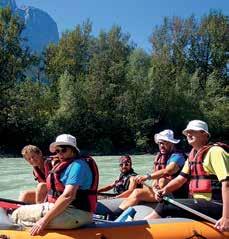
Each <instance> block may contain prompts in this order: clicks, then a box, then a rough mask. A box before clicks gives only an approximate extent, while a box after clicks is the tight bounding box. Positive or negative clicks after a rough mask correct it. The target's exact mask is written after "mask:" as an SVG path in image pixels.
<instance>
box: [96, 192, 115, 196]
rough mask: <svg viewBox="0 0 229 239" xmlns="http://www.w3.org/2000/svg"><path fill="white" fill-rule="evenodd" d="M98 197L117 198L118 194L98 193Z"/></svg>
mask: <svg viewBox="0 0 229 239" xmlns="http://www.w3.org/2000/svg"><path fill="white" fill-rule="evenodd" d="M97 195H99V196H106V197H115V196H117V195H118V194H117V193H106V192H101V193H99V192H98V193H97Z"/></svg>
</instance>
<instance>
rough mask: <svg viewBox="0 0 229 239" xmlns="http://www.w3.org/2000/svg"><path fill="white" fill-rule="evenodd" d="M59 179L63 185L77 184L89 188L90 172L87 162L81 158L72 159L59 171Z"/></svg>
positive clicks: (82, 187) (90, 182)
mask: <svg viewBox="0 0 229 239" xmlns="http://www.w3.org/2000/svg"><path fill="white" fill-rule="evenodd" d="M60 181H61V182H62V183H63V184H64V185H74V186H76V185H77V186H79V188H80V189H90V187H91V184H92V172H91V169H90V167H89V165H88V163H87V162H86V161H85V160H83V159H77V160H75V161H73V162H72V163H71V164H70V165H68V167H67V168H66V169H65V170H63V172H61V175H60Z"/></svg>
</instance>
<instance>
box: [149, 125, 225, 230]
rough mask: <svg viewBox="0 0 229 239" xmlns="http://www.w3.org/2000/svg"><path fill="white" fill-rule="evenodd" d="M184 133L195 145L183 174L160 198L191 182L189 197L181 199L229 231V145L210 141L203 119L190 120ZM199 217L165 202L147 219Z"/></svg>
mask: <svg viewBox="0 0 229 239" xmlns="http://www.w3.org/2000/svg"><path fill="white" fill-rule="evenodd" d="M183 134H184V135H185V136H186V137H187V141H188V143H189V144H190V145H191V146H192V150H191V152H190V154H189V157H188V160H187V161H186V163H185V165H184V167H183V169H182V171H181V173H180V175H178V176H177V177H176V178H174V179H173V180H172V181H170V183H169V184H167V185H166V186H165V187H163V188H162V189H160V190H158V191H157V194H156V195H157V199H158V200H159V201H161V199H162V197H163V196H164V195H166V194H168V193H171V192H173V191H174V190H176V189H178V188H179V187H181V186H182V185H183V184H184V183H186V182H187V181H188V180H190V181H189V196H190V198H189V199H178V200H177V201H178V202H180V203H182V204H184V205H186V206H188V207H190V208H193V209H194V210H197V211H199V212H201V213H203V214H206V215H208V216H210V217H212V218H214V219H216V220H218V221H217V223H216V225H215V227H216V228H217V229H218V230H219V231H229V207H228V202H229V154H228V148H229V146H228V145H226V144H223V143H216V144H209V143H208V141H209V138H210V133H209V131H208V125H207V123H206V122H204V121H201V120H192V121H190V122H189V123H188V125H187V127H186V129H185V130H183ZM167 216H172V217H188V218H194V219H197V220H199V218H198V217H197V216H195V215H193V214H191V213H189V212H187V211H185V210H181V209H180V208H179V207H176V206H174V205H172V204H168V203H166V202H164V201H162V202H161V203H159V204H158V206H157V207H156V208H155V211H154V212H152V213H151V214H150V215H148V216H147V217H146V219H156V218H161V217H167Z"/></svg>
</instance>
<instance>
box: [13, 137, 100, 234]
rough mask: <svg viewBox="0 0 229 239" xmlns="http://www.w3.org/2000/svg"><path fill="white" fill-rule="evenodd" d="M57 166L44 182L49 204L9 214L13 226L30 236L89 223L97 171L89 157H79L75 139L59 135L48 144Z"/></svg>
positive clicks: (93, 205) (21, 208) (33, 206)
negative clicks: (25, 229) (27, 231)
mask: <svg viewBox="0 0 229 239" xmlns="http://www.w3.org/2000/svg"><path fill="white" fill-rule="evenodd" d="M50 151H51V152H52V153H54V152H55V153H56V154H57V155H58V157H59V160H60V163H59V164H57V165H55V166H54V167H53V169H52V170H51V172H50V174H49V176H48V177H47V179H46V184H47V189H48V201H47V202H45V203H42V204H33V205H25V206H21V207H20V208H18V209H16V210H15V211H14V212H13V213H12V219H13V221H14V222H15V223H20V224H22V225H24V226H32V228H31V230H30V234H31V235H32V236H34V235H38V234H40V233H41V232H42V231H43V230H44V229H46V228H57V229H72V228H77V227H80V226H82V225H84V224H87V223H91V222H92V213H93V212H94V210H95V208H96V203H97V187H98V169H97V165H96V163H95V161H94V160H93V159H92V158H91V157H81V156H80V155H79V153H80V150H79V149H78V147H77V144H76V138H75V137H74V136H72V135H70V134H61V135H59V136H58V137H57V138H56V141H55V142H53V143H52V144H50Z"/></svg>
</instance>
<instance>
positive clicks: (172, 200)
mask: <svg viewBox="0 0 229 239" xmlns="http://www.w3.org/2000/svg"><path fill="white" fill-rule="evenodd" d="M163 200H164V201H166V202H169V203H171V204H173V205H175V206H177V207H179V208H181V209H184V210H186V211H188V212H191V213H192V214H194V215H196V216H198V217H201V218H203V219H205V220H207V221H209V222H211V223H214V224H216V222H217V220H215V219H214V218H212V217H209V216H207V215H205V214H203V213H201V212H198V211H197V210H195V209H192V208H190V207H188V206H186V205H184V204H182V203H180V202H177V201H175V200H174V199H172V198H169V197H167V196H164V197H163Z"/></svg>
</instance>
